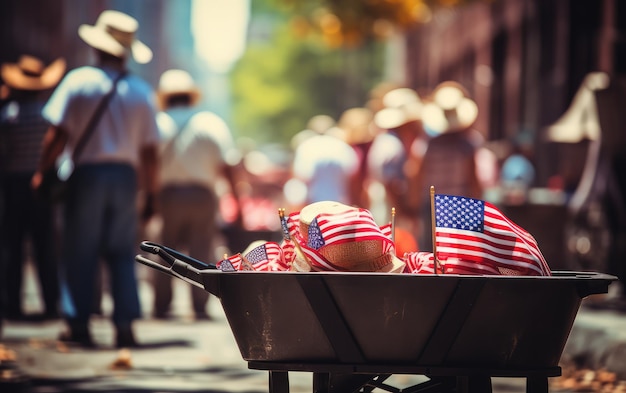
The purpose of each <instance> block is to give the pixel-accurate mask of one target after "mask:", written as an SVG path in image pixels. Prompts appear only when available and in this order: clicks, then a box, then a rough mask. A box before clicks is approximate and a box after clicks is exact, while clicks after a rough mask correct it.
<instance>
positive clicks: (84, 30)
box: [78, 10, 152, 64]
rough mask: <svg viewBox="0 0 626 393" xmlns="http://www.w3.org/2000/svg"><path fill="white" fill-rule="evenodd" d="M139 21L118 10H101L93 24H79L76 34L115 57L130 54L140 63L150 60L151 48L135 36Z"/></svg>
mask: <svg viewBox="0 0 626 393" xmlns="http://www.w3.org/2000/svg"><path fill="white" fill-rule="evenodd" d="M138 28H139V23H138V22H137V20H136V19H135V18H133V17H132V16H130V15H126V14H124V13H122V12H119V11H114V10H106V11H103V12H102V13H101V14H100V16H99V17H98V20H97V21H96V24H95V26H91V25H81V26H80V27H79V28H78V35H79V36H80V38H82V39H83V41H85V42H86V43H87V44H89V45H90V46H92V47H94V48H96V49H99V50H101V51H104V52H106V53H109V54H111V55H113V56H116V57H126V55H127V54H129V53H130V54H131V55H132V56H133V58H134V59H135V61H136V62H137V63H140V64H145V63H148V62H149V61H150V60H152V50H150V48H148V46H146V44H144V43H143V42H141V41H139V40H138V39H137V38H135V33H137V29H138Z"/></svg>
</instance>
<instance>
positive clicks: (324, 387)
mask: <svg viewBox="0 0 626 393" xmlns="http://www.w3.org/2000/svg"><path fill="white" fill-rule="evenodd" d="M329 385H330V374H328V373H313V393H328V387H329Z"/></svg>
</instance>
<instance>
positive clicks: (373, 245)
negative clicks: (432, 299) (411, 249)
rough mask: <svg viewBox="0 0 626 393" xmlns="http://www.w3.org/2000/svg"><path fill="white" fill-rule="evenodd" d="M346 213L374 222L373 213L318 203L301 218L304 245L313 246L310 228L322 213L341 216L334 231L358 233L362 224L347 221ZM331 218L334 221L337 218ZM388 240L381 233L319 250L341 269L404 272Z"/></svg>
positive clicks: (331, 202) (325, 202)
mask: <svg viewBox="0 0 626 393" xmlns="http://www.w3.org/2000/svg"><path fill="white" fill-rule="evenodd" d="M346 212H354V213H358V214H355V215H354V217H355V218H362V217H364V216H367V218H370V219H372V218H371V213H370V212H369V211H367V210H365V209H358V208H355V207H352V206H348V205H344V204H342V203H339V202H334V201H321V202H315V203H312V204H309V205H307V206H305V207H304V208H302V210H300V218H299V220H300V221H299V226H300V228H299V232H300V235H301V242H302V245H304V246H306V245H307V244H309V229H310V227H311V225H312V223H313V221H314V220H315V219H317V218H318V216H319V215H320V214H336V215H337V217H339V218H337V219H336V223H333V225H332V227H333V231H337V230H342V229H347V230H354V228H358V226H359V225H362V224H359V223H358V222H355V221H354V220H352V221H351V220H350V219H346V217H345V216H339V215H340V214H341V213H346ZM329 219H330V220H334V218H333V217H331V218H329ZM372 221H373V219H372ZM370 229H371V228H370ZM388 241H389V240H388V239H386V237H385V235H384V234H383V233H382V231H379V233H378V234H376V233H374V234H371V235H369V236H368V237H367V239H365V240H354V241H348V242H339V243H331V244H325V245H323V246H321V247H319V248H318V249H317V252H318V253H319V254H320V255H321V256H322V257H324V259H325V260H327V261H328V262H330V263H332V264H333V265H334V266H336V267H338V268H340V269H344V270H348V271H361V272H389V273H401V272H402V271H403V270H404V267H405V264H404V262H403V261H402V260H400V259H399V258H397V257H396V256H395V253H394V252H393V249H391V250H386V248H387V247H385V243H387V242H388Z"/></svg>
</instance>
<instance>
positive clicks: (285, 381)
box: [269, 371, 289, 393]
mask: <svg viewBox="0 0 626 393" xmlns="http://www.w3.org/2000/svg"><path fill="white" fill-rule="evenodd" d="M269 384H270V393H289V374H288V373H287V371H270V381H269Z"/></svg>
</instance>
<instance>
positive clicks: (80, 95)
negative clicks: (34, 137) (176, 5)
mask: <svg viewBox="0 0 626 393" xmlns="http://www.w3.org/2000/svg"><path fill="white" fill-rule="evenodd" d="M138 27H139V25H138V23H137V21H136V20H135V19H134V18H132V17H131V16H129V15H126V14H124V13H121V12H118V11H111V10H108V11H104V12H102V13H101V14H100V16H99V17H98V20H97V22H96V24H95V25H94V26H91V25H82V26H80V28H79V31H78V33H79V36H80V37H81V38H82V39H83V41H85V42H86V43H87V44H88V45H90V46H91V47H92V48H94V49H95V50H96V55H97V64H96V65H95V66H84V67H79V68H76V69H74V70H72V71H70V72H69V73H68V75H67V76H66V77H65V78H64V79H63V80H62V81H61V83H60V84H59V86H58V87H57V89H56V90H55V92H54V93H53V95H52V97H51V98H50V100H49V101H48V103H47V104H46V106H45V107H44V109H43V115H44V117H46V119H47V120H48V121H49V122H50V123H51V125H52V126H51V127H50V129H49V131H48V134H47V135H46V139H45V140H44V155H43V157H42V160H41V162H40V167H39V171H38V172H37V173H35V175H34V176H33V179H32V186H33V187H34V188H38V187H39V185H40V184H41V179H42V173H43V172H44V171H45V170H46V169H47V168H50V167H52V166H53V165H54V162H55V160H56V158H57V157H58V156H59V155H60V153H61V152H62V151H63V150H64V149H65V148H69V150H70V151H71V152H73V161H74V162H73V166H74V170H73V173H72V175H71V177H70V179H69V190H68V195H67V197H66V204H65V217H64V224H65V228H64V230H65V231H64V236H63V237H64V244H63V250H62V257H61V290H62V292H61V294H62V297H61V300H62V301H61V306H62V311H63V314H64V317H65V319H66V322H67V327H68V331H67V332H66V334H64V335H62V337H61V338H62V339H64V340H67V341H70V342H76V343H78V344H80V345H82V346H87V347H91V346H94V345H95V343H94V342H93V340H92V337H91V334H90V330H89V317H90V313H91V311H92V308H93V296H94V290H93V287H94V282H95V279H96V276H97V267H98V262H99V260H100V258H102V259H103V260H104V261H105V262H107V265H108V267H109V272H110V274H109V276H110V278H111V286H110V287H111V289H112V297H113V305H114V311H113V322H114V324H115V328H116V341H115V343H116V345H117V346H118V347H130V346H136V345H137V343H136V341H135V337H134V334H133V331H132V321H133V320H134V319H136V318H138V317H140V305H139V295H138V290H137V279H136V275H135V263H134V254H135V250H136V248H135V241H136V235H137V225H138V223H137V221H138V216H139V214H138V212H137V208H136V199H137V192H138V184H139V181H140V180H141V184H142V186H143V191H144V196H145V204H144V206H145V208H144V211H143V213H142V215H143V218H148V217H149V216H150V215H152V213H153V201H154V193H155V191H156V187H157V185H156V171H157V167H158V162H157V160H158V155H157V142H158V138H159V134H158V129H157V125H156V120H155V116H156V106H155V103H154V92H153V90H152V88H151V87H150V85H148V84H147V83H146V82H145V81H144V80H142V79H140V78H139V77H137V76H135V75H129V74H127V73H126V62H127V60H128V58H129V57H132V58H133V59H134V60H135V61H136V62H138V63H147V62H148V61H150V60H151V58H152V52H151V50H150V49H149V48H148V47H147V46H146V45H144V44H143V43H142V42H141V41H139V40H138V39H137V38H136V37H135V33H136V32H137V29H138ZM90 123H91V124H90ZM86 135H88V137H87V136H86ZM83 136H85V137H84V138H83ZM79 140H80V141H82V142H81V143H80V144H79ZM77 145H79V146H77ZM80 146H82V149H77V147H80ZM77 150H80V154H78V153H77V152H76V151H77Z"/></svg>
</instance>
